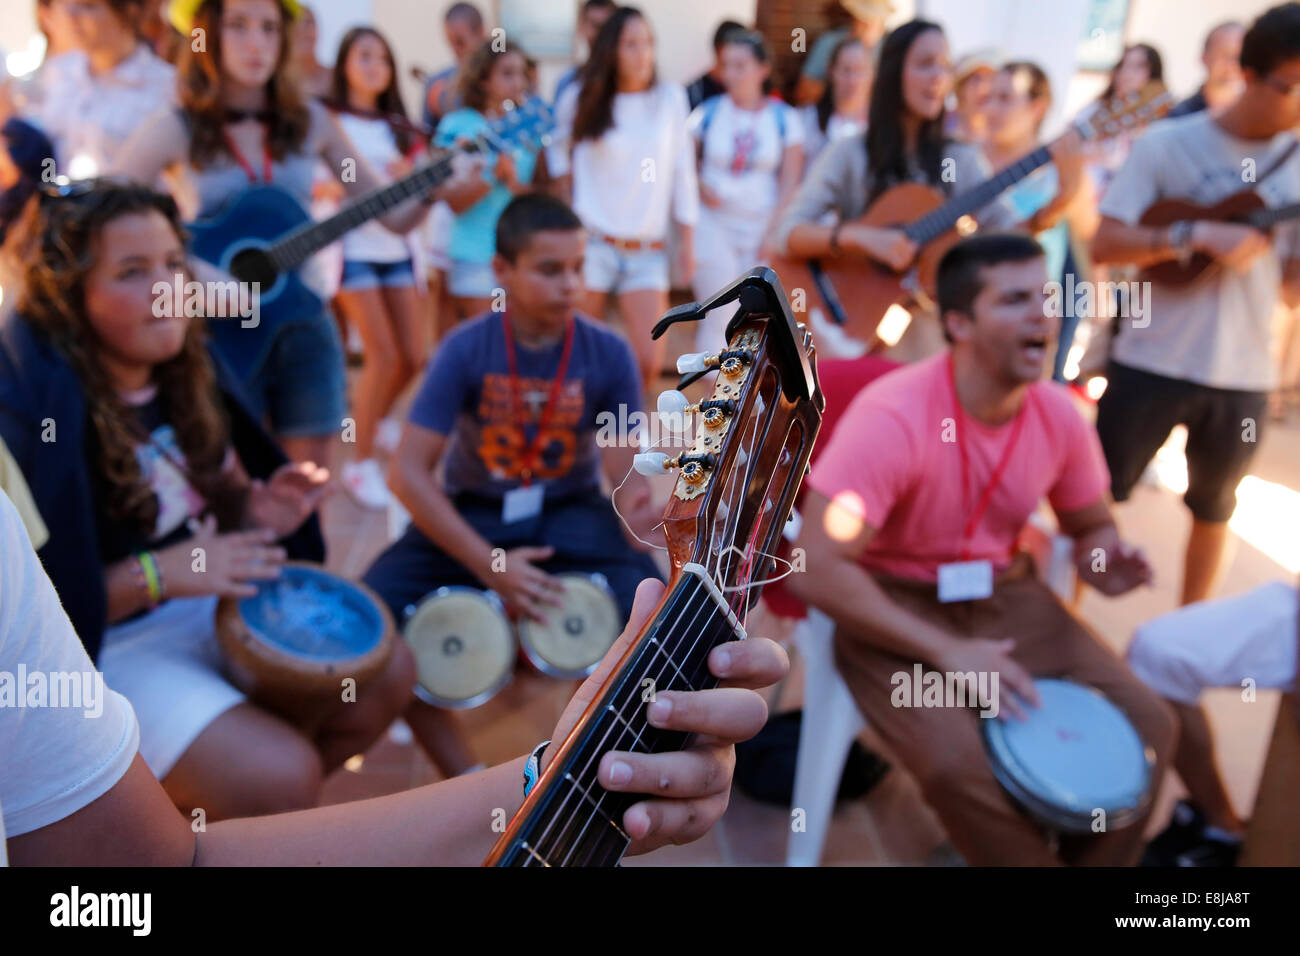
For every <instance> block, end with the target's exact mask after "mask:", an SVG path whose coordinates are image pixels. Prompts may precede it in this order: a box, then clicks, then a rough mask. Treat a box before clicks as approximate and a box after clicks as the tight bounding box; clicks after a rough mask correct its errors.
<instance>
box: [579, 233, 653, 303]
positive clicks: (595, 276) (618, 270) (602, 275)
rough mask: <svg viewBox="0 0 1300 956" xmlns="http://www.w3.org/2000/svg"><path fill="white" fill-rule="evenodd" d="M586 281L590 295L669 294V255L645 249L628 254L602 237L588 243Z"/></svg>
mask: <svg viewBox="0 0 1300 956" xmlns="http://www.w3.org/2000/svg"><path fill="white" fill-rule="evenodd" d="M582 274H583V281H584V282H585V283H586V286H587V289H588V291H590V292H636V291H638V290H640V289H655V290H657V291H660V292H667V291H668V252H667V250H664V249H642V250H639V251H637V252H624V251H622V250H620V249H615V248H614V247H613V246H611V245H610V244H609V243H607V242H606V241H605V240H604V239H601V238H600V237H599V236H591V237H590V238H588V239H587V258H586V261H585V263H584V264H583V270H582Z"/></svg>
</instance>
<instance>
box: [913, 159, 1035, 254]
mask: <svg viewBox="0 0 1300 956" xmlns="http://www.w3.org/2000/svg"><path fill="white" fill-rule="evenodd" d="M1051 161H1052V154H1051V153H1050V152H1049V151H1048V147H1046V146H1040V147H1038V149H1036V150H1034V151H1033V152H1032V153H1030V154H1029V155H1028V156H1024V157H1022V158H1021V159H1020V160H1018V161H1017V162H1015V163H1012V164H1011V165H1010V166H1008V167H1007V168H1006V169H1004V170H1002V171H1001V172H1000V173H998V174H997V175H996V176H993V177H991V178H989V179H986V180H984V182H982V183H980V184H979V185H978V186H975V187H973V188H971V189H968V190H966V191H965V192H963V193H958V194H957V195H956V196H953V197H952V198H951V199H949V200H948V201H947V202H946V203H944V204H943V205H942V206H940V207H939V208H937V209H934V210H932V211H931V212H928V213H926V214H925V215H924V216H922V217H921V218H920V219H918V220H916V221H915V222H913V223H909V224H908V225H907V226H904V227H903V232H905V233H906V234H907V237H908V238H909V239H911V240H912V241H913V242H915V243H917V244H918V245H925V244H926V243H927V242H930V241H931V240H932V239H937V238H939V236H942V235H943V234H944V233H945V232H947V231H948V230H949V229H952V228H953V226H955V225H956V224H957V220H959V219H960V218H961V217H962V216H968V215H970V214H971V213H973V212H975V210H977V209H980V208H982V207H984V206H986V205H988V203H990V202H992V201H993V200H994V199H996V198H997V197H998V196H999V195H1001V194H1002V193H1003V192H1004V191H1005V190H1007V189H1010V188H1011V187H1012V186H1014V185H1015V184H1016V183H1018V182H1020V180H1022V179H1024V178H1025V177H1026V176H1028V175H1029V174H1030V173H1032V172H1033V171H1034V170H1036V169H1038V168H1039V167H1040V166H1045V165H1047V164H1048V163H1049V162H1051Z"/></svg>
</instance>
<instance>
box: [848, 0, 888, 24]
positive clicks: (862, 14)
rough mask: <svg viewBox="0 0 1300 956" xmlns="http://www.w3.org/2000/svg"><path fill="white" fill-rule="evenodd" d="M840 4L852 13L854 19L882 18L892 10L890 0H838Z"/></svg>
mask: <svg viewBox="0 0 1300 956" xmlns="http://www.w3.org/2000/svg"><path fill="white" fill-rule="evenodd" d="M840 6H841V7H843V8H844V9H845V10H847V11H849V13H851V14H853V18H854V19H855V20H873V19H880V20H883V19H885V18H886V17H887V16H889V15H890V14H891V13H893V12H894V5H893V4H892V3H891V2H890V0H840Z"/></svg>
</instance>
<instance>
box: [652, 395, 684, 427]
mask: <svg viewBox="0 0 1300 956" xmlns="http://www.w3.org/2000/svg"><path fill="white" fill-rule="evenodd" d="M690 407H691V402H690V399H688V398H687V397H686V396H685V395H683V394H682V393H681V392H679V391H677V390H676V389H669V390H668V391H666V392H660V393H659V399H658V400H657V401H656V402H655V410H656V411H657V412H658V413H659V420H660V421H662V422H663V423H664V424H665V425H668V426H669V427H670V428H672V430H673V431H681V430H682V428H684V427H685V424H686V423H685V422H684V421H683V418H682V416H683V415H685V413H686V411H687V410H688V409H689V408H690Z"/></svg>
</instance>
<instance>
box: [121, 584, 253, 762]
mask: <svg viewBox="0 0 1300 956" xmlns="http://www.w3.org/2000/svg"><path fill="white" fill-rule="evenodd" d="M216 612H217V599H216V598H215V597H196V598H174V599H173V600H170V601H168V602H166V603H165V604H163V605H161V606H160V607H158V608H156V609H155V610H153V611H150V612H149V613H148V614H146V615H144V616H143V617H141V618H138V619H136V620H134V621H128V622H126V623H124V624H119V625H117V626H115V627H111V628H109V629H108V631H107V632H105V634H104V643H103V646H102V648H101V650H100V653H99V669H100V670H101V671H103V672H104V683H105V684H107V685H108V686H109V687H111V688H113V690H115V691H117V692H118V693H119V694H121V695H122V696H123V697H125V698H126V699H127V700H129V701H130V702H131V706H132V707H134V708H135V713H136V717H137V718H138V719H139V721H140V756H141V757H143V758H144V762H145V763H146V764H148V765H149V769H150V770H152V771H153V775H154V776H155V777H157V778H158V779H159V780H161V779H162V778H163V777H165V776H166V775H167V774H168V773H169V772H170V771H171V769H172V767H174V766H176V761H178V760H180V758H181V754H183V753H185V751H186V750H187V749H189V746H190V744H192V743H194V741H195V740H196V739H197V738H198V736H199V734H201V733H202V732H203V731H204V729H205V728H206V727H207V726H208V725H209V724H210V723H212V722H213V721H214V720H216V719H217V718H218V717H220V716H221V715H222V714H224V713H225V712H226V711H227V710H229V709H230V708H231V707H234V706H235V705H236V704H241V703H243V702H244V699H245V698H244V694H243V692H242V691H240V690H239V689H238V688H237V687H235V686H234V685H233V684H231V683H230V682H229V681H228V680H226V678H225V674H224V672H223V670H222V664H223V659H222V655H221V649H220V648H219V647H218V646H217V637H216V626H215V625H216Z"/></svg>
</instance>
